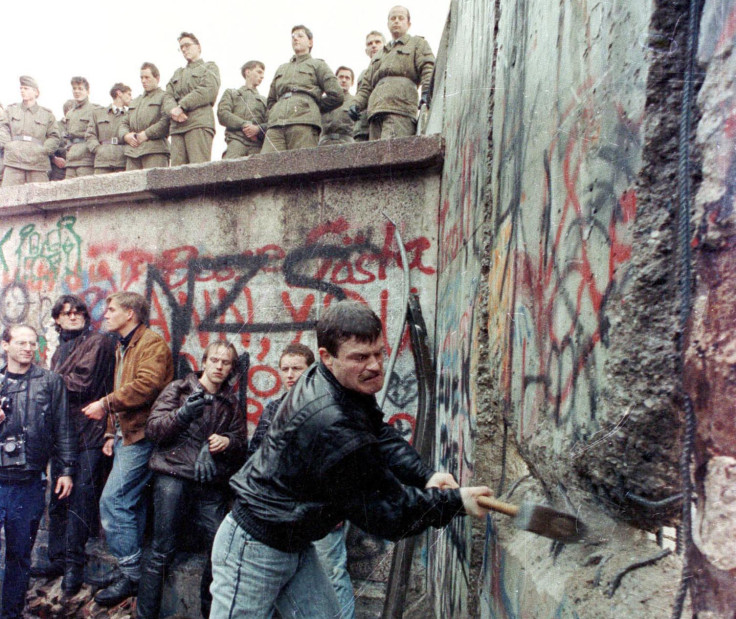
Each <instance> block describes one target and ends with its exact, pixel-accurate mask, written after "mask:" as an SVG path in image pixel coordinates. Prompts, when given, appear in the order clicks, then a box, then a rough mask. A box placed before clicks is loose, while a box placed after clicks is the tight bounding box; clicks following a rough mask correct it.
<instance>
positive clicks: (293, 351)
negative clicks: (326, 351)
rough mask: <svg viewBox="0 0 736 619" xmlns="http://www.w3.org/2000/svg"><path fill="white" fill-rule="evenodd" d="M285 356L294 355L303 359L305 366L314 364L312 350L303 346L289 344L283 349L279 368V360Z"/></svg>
mask: <svg viewBox="0 0 736 619" xmlns="http://www.w3.org/2000/svg"><path fill="white" fill-rule="evenodd" d="M286 355H296V356H299V357H304V361H306V363H307V365H312V364H313V363H314V353H313V352H312V349H311V348H309V346H305V345H304V344H289V345H288V346H287V347H286V348H284V351H283V352H282V353H281V356H280V357H279V366H281V360H282V359H283V358H284V357H285V356H286Z"/></svg>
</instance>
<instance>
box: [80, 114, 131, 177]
mask: <svg viewBox="0 0 736 619" xmlns="http://www.w3.org/2000/svg"><path fill="white" fill-rule="evenodd" d="M124 117H125V114H123V113H122V112H118V113H117V114H116V113H115V112H114V111H113V106H112V105H110V106H108V107H106V108H99V109H97V110H95V111H94V112H92V120H91V121H90V122H89V125H87V135H86V136H85V137H86V140H87V148H88V149H89V151H90V152H91V153H94V156H95V169H97V168H119V169H125V149H124V148H123V141H122V140H121V139H119V138H118V133H119V132H120V123H121V121H122V120H123V118H124ZM111 142H115V143H114V144H112V143H111Z"/></svg>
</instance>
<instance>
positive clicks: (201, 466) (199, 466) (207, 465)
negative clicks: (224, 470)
mask: <svg viewBox="0 0 736 619" xmlns="http://www.w3.org/2000/svg"><path fill="white" fill-rule="evenodd" d="M215 475H217V465H216V464H215V459H214V458H213V457H212V454H211V453H210V444H209V442H208V441H205V442H204V443H203V444H202V447H201V449H200V450H199V454H197V460H196V461H195V462H194V480H195V481H198V482H200V483H202V484H207V483H209V482H211V481H212V480H213V479H214V478H215Z"/></svg>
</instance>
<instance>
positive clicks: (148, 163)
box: [118, 62, 170, 170]
mask: <svg viewBox="0 0 736 619" xmlns="http://www.w3.org/2000/svg"><path fill="white" fill-rule="evenodd" d="M160 78H161V74H160V73H159V70H158V67H157V66H156V65H155V64H153V63H152V62H144V63H143V64H142V65H141V84H142V85H143V94H142V95H141V96H140V97H136V98H135V99H134V100H133V101H132V102H131V103H130V105H129V106H128V113H127V114H126V115H125V116H123V118H122V120H121V121H120V131H119V133H118V138H120V139H122V140H124V141H125V143H126V146H125V158H126V162H125V169H126V170H143V169H148V168H166V167H168V165H169V141H168V140H167V139H166V137H167V136H168V135H169V122H170V120H169V117H168V115H167V114H166V113H165V112H164V109H163V101H164V91H163V90H161V89H160V88H159V87H158V81H159V79H160Z"/></svg>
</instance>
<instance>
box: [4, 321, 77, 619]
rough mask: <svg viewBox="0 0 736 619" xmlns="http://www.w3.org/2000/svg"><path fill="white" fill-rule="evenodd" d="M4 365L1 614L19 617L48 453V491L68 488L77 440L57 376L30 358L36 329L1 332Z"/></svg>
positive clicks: (64, 494) (60, 491) (62, 491)
mask: <svg viewBox="0 0 736 619" xmlns="http://www.w3.org/2000/svg"><path fill="white" fill-rule="evenodd" d="M2 348H3V350H4V351H5V354H6V356H7V365H5V367H3V368H0V525H1V526H2V527H3V528H4V529H5V575H4V577H3V587H2V590H3V593H2V609H1V610H0V616H2V617H3V619H16V618H20V616H21V613H22V611H23V606H24V604H25V598H26V590H27V589H28V577H29V573H30V567H31V549H32V548H33V542H34V540H35V538H36V532H37V531H38V523H39V522H40V520H41V515H42V514H43V506H44V494H45V491H46V478H45V476H44V472H45V471H46V465H47V464H48V461H49V456H51V454H53V456H54V460H55V463H54V466H55V468H56V470H58V471H59V477H58V479H57V480H56V484H55V486H54V493H55V494H56V495H57V496H58V498H59V499H65V498H66V497H68V496H69V493H70V492H71V491H72V485H73V484H72V476H73V474H74V468H75V465H76V460H77V442H76V439H75V437H74V435H73V433H72V431H71V427H70V422H69V409H68V406H67V395H66V388H65V387H64V381H63V380H62V379H61V376H58V375H57V374H54V373H53V372H49V371H48V370H44V369H41V368H40V367H38V366H36V365H34V364H33V359H34V357H35V355H36V349H37V348H38V334H37V333H36V330H35V329H34V328H33V327H30V326H28V325H13V326H11V327H7V328H6V329H5V331H4V332H3V335H2Z"/></svg>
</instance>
